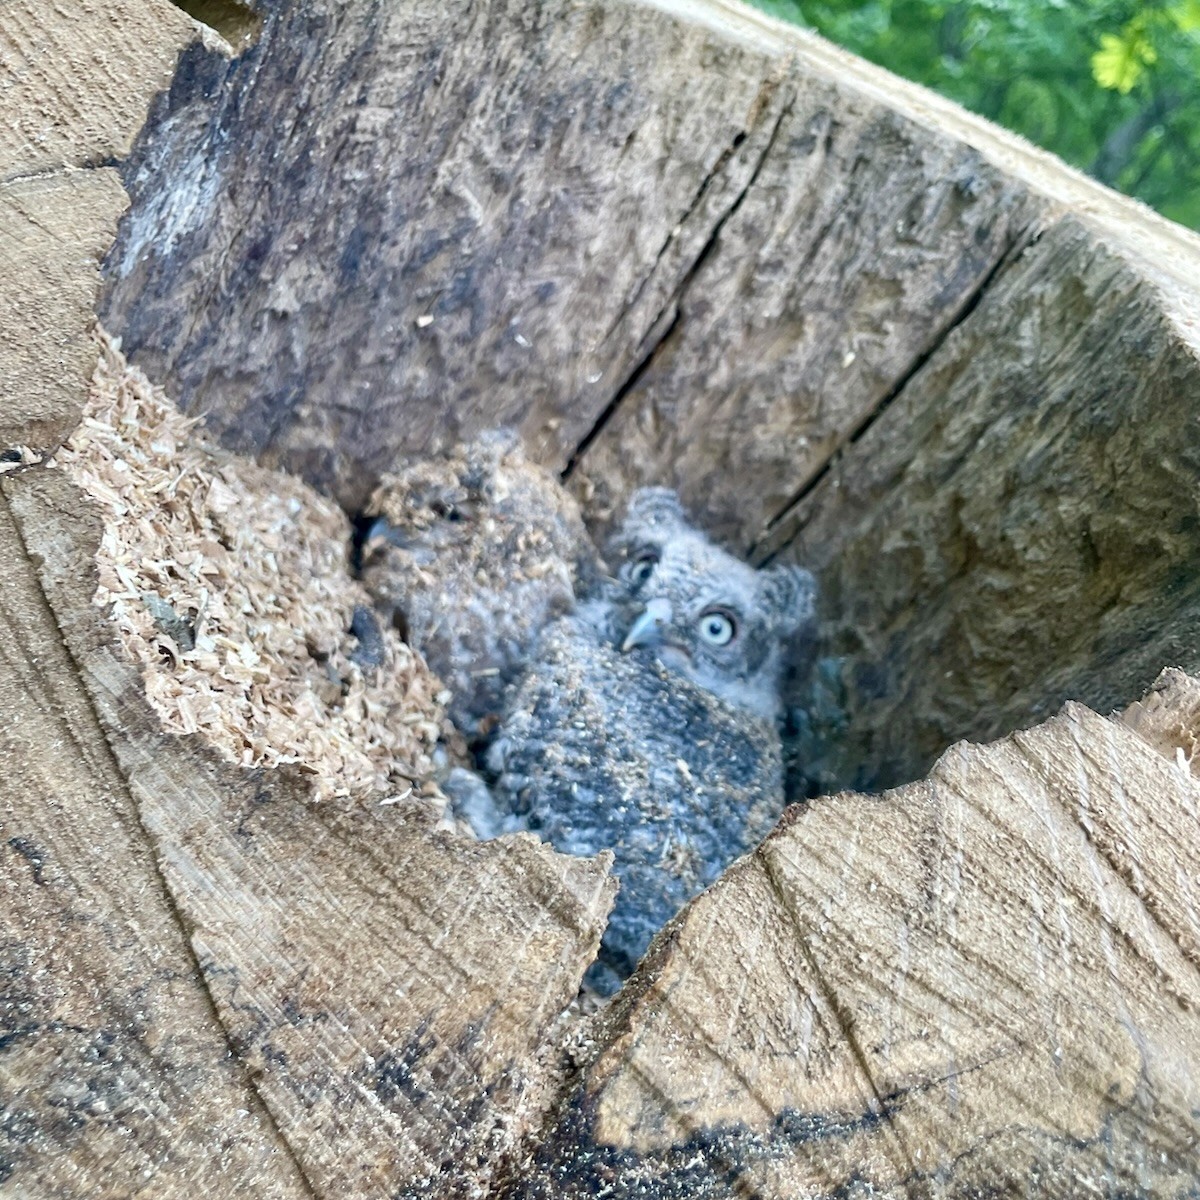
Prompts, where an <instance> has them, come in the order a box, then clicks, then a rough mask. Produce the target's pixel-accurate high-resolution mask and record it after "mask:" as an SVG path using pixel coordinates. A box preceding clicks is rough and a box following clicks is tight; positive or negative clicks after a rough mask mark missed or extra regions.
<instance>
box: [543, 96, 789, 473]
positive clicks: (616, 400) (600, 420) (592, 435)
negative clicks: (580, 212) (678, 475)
mask: <svg viewBox="0 0 1200 1200" xmlns="http://www.w3.org/2000/svg"><path fill="white" fill-rule="evenodd" d="M793 103H794V96H793V97H792V98H790V99H789V100H788V102H787V104H785V105H784V107H783V109H782V110H781V112H780V113H779V115H778V116H777V117H776V118H775V123H774V125H773V127H772V129H771V133H770V136H769V137H768V138H767V141H766V145H765V146H764V147H763V150H762V153H761V154H760V155H759V156H758V159H757V160H756V161H755V164H754V167H753V169H752V170H751V172H750V176H749V178H748V179H747V180H746V182H745V184H744V185H743V186H742V188H741V189H740V190H739V192H738V194H737V195H736V196H735V197H734V198H733V201H732V202H731V203H730V204H729V205H728V206H727V207H726V208H725V210H724V211H723V212H722V213H721V214H720V216H718V217H717V219H716V220H715V221H714V222H713V226H712V230H711V231H710V232H709V235H708V237H707V238H706V239H705V241H704V244H703V246H701V247H700V250H699V252H698V253H697V255H696V257H695V258H694V259H693V261H692V263H691V265H690V266H689V267H688V268H687V270H686V271H685V272H684V274H683V278H682V279H680V281H679V283H678V284H677V285H676V286H675V288H674V289H673V290H672V292H671V294H670V296H668V298H667V300H666V302H665V303H664V304H663V305H662V307H661V308H660V309H659V311H658V313H657V314H656V316H655V318H654V320H653V321H652V322H651V323H650V332H649V334H648V335H647V337H646V338H645V339H644V341H643V345H646V344H647V343H648V346H647V349H646V350H645V352H644V353H642V354H641V355H640V356H639V357H638V360H637V362H636V363H635V364H634V367H633V370H632V371H630V373H629V374H628V375H627V376H626V378H625V380H624V382H623V383H621V384H620V385H619V386H618V387H617V389H616V391H615V392H614V393H613V397H612V399H611V400H610V401H609V402H608V404H606V405H605V407H604V409H603V410H602V411H601V413H600V415H599V416H598V417H597V418H596V420H595V421H594V422H593V423H592V426H591V428H590V429H589V430H588V431H587V433H586V434H584V436H583V438H582V439H581V440H580V441H579V443H578V444H577V445H576V447H575V450H574V452H573V453H572V454H571V456H570V457H569V458H568V459H567V465H566V466H565V467H564V468H563V470H562V472H561V475H560V478H562V479H563V480H564V481H566V480H568V479H570V478H571V476H572V475H573V474H574V472H575V470H576V468H577V467H578V466H579V463H580V461H581V460H582V459H583V457H584V456H585V455H586V454H587V452H588V450H589V449H590V448H591V446H592V445H593V444H594V443H595V441H596V439H597V438H599V436H600V435H601V434H602V433H603V432H604V429H605V427H606V426H607V425H608V424H609V422H610V421H611V420H612V419H613V417H614V416H616V414H617V411H618V409H619V408H620V407H621V405H622V403H623V402H624V400H625V398H626V397H627V396H628V395H629V394H630V393H631V392H632V391H633V390H634V388H635V387H636V386H637V384H638V382H639V381H640V380H641V378H642V377H643V376H644V375H645V373H646V370H647V369H648V368H649V366H650V364H651V363H652V362H653V361H654V358H655V356H656V355H657V354H658V353H659V352H660V351H661V350H662V349H663V348H664V347H665V346H666V345H667V344H668V343H669V342H670V341H671V339H672V338H673V337H674V336H675V334H676V333H677V332H678V330H679V327H680V322H681V319H682V316H683V308H682V302H683V298H684V296H685V295H686V294H687V292H688V290H689V289H690V288H691V286H692V284H693V283H694V282H695V279H696V277H697V276H698V275H699V273H700V272H701V271H702V270H703V268H704V265H705V263H706V262H707V261H708V259H709V258H711V257H712V254H713V251H714V250H715V249H716V246H717V242H718V241H719V239H720V236H721V231H722V230H723V229H724V228H725V226H726V224H728V222H729V220H730V219H731V218H732V217H733V216H734V214H735V213H737V211H738V210H739V209H740V208H741V207H742V204H743V203H744V202H745V200H746V197H747V196H748V195H749V194H750V191H751V189H752V188H753V187H754V185H755V183H757V181H758V178H759V175H760V174H761V173H762V169H763V167H764V165H765V164H766V162H767V160H768V159H769V158H770V157H771V153H772V151H773V150H774V148H775V143H776V141H777V139H778V137H779V130H780V129H781V128H782V126H783V123H784V121H786V120H787V118H788V117H789V116H790V115H791V112H792V107H793ZM746 136H747V131H746V130H743V131H742V132H741V133H739V134H738V135H737V136H736V137H734V138H733V140H732V141H731V143H730V146H729V147H728V148H727V150H726V152H725V153H724V154H723V155H722V158H721V160H720V161H719V162H718V164H717V166H716V167H714V168H713V170H714V172H717V171H719V170H721V169H722V168H723V166H724V165H725V164H727V163H728V161H729V159H730V158H731V157H732V156H733V154H734V153H735V152H736V150H737V148H738V147H739V146H740V145H741V144H742V142H743V141H744V140H745V137H746ZM739 138H740V139H741V140H740V141H739ZM711 179H712V175H711V174H710V176H709V177H706V179H705V181H704V184H702V186H701V187H700V189H699V191H698V192H697V194H696V198H695V201H694V202H693V204H692V206H691V207H690V208H689V209H688V212H687V213H685V214H684V218H683V220H684V221H687V219H688V217H690V215H691V213H692V212H693V211H695V209H696V207H698V205H699V204H700V202H701V201H702V200H703V198H704V194H705V191H706V189H707V187H708V185H709V183H710V181H711ZM681 223H682V222H681ZM669 243H670V239H668V243H667V244H669ZM665 248H666V247H665V246H664V249H665ZM660 257H661V254H660ZM655 265H656V266H657V262H656V264H655ZM649 274H651V275H652V274H653V270H651V272H650V273H649ZM647 278H649V275H648V276H647ZM643 286H644V282H643ZM640 291H641V288H639V294H640ZM668 314H670V319H669V320H668V319H667V317H668Z"/></svg>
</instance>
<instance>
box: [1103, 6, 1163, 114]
mask: <svg viewBox="0 0 1200 1200" xmlns="http://www.w3.org/2000/svg"><path fill="white" fill-rule="evenodd" d="M1132 25H1133V23H1132V22H1131V23H1130V25H1127V26H1126V27H1125V28H1124V29H1123V30H1122V31H1121V33H1120V34H1119V35H1118V34H1115V33H1104V34H1101V35H1100V49H1099V50H1097V51H1096V53H1095V54H1093V55H1092V78H1093V79H1095V81H1096V82H1097V83H1098V84H1099V85H1100V86H1101V87H1102V88H1108V89H1109V90H1110V91H1115V92H1120V93H1121V95H1122V96H1124V95H1127V94H1128V92H1129V91H1130V90H1131V89H1132V88H1133V85H1134V84H1135V83H1137V81H1138V80H1139V79H1140V78H1141V77H1142V73H1143V71H1145V69H1146V67H1147V66H1149V65H1150V64H1152V63H1154V62H1155V61H1157V59H1158V51H1156V50H1155V49H1154V47H1153V46H1152V45H1151V44H1150V41H1149V39H1148V38H1147V37H1146V35H1145V34H1144V33H1143V32H1142V31H1141V29H1139V28H1136V27H1131V26H1132Z"/></svg>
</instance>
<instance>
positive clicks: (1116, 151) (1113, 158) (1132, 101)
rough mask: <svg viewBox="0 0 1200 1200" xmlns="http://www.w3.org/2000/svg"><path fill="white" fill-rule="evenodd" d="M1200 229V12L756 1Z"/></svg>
mask: <svg viewBox="0 0 1200 1200" xmlns="http://www.w3.org/2000/svg"><path fill="white" fill-rule="evenodd" d="M754 2H755V3H757V4H758V7H760V8H762V9H765V10H766V11H767V12H770V13H772V14H773V15H775V16H778V17H783V18H785V19H786V20H790V21H795V22H797V23H799V24H801V25H807V26H809V27H811V28H813V29H815V30H817V32H819V33H821V34H823V35H824V36H825V37H827V38H829V39H830V40H831V41H834V42H837V43H839V44H840V45H842V46H845V47H846V48H847V49H849V50H853V51H854V52H855V53H857V54H861V55H862V56H863V57H864V58H868V59H870V60H871V61H872V62H876V63H879V64H880V66H883V67H887V68H888V70H891V71H895V72H896V73H897V74H899V75H904V76H906V77H907V78H909V79H913V80H916V81H917V82H918V83H923V84H926V85H928V86H929V87H932V88H934V89H936V90H937V91H939V92H942V93H943V94H944V95H947V96H949V97H951V98H952V99H954V100H957V101H958V102H959V103H960V104H963V105H964V106H965V107H967V108H969V109H972V110H973V111H974V112H977V113H980V114H981V115H982V116H985V117H989V118H991V119H992V120H994V121H997V122H998V123H999V124H1001V125H1006V126H1007V127H1008V128H1009V129H1013V130H1015V131H1016V132H1017V133H1020V134H1023V135H1024V136H1025V137H1027V138H1029V139H1030V141H1033V142H1037V143H1038V144H1039V145H1041V146H1045V147H1046V148H1047V149H1048V150H1052V151H1054V153H1056V154H1058V155H1059V156H1060V157H1062V158H1063V159H1065V160H1066V161H1067V162H1069V163H1071V164H1073V165H1074V166H1077V167H1080V168H1082V169H1083V170H1085V171H1088V172H1089V173H1090V174H1092V175H1094V176H1096V178H1098V179H1100V180H1102V181H1103V182H1104V183H1107V184H1110V185H1111V186H1113V187H1116V188H1118V189H1120V190H1121V191H1123V192H1127V193H1129V194H1130V195H1133V196H1137V197H1138V198H1139V199H1141V200H1144V201H1146V203H1147V204H1150V205H1152V206H1153V207H1155V208H1157V209H1159V210H1160V211H1161V212H1163V213H1165V214H1166V215H1167V216H1168V217H1171V218H1172V219H1173V220H1176V221H1180V222H1182V223H1183V224H1185V225H1190V226H1192V227H1193V228H1200V0H1153V2H1151V3H1137V2H1135V0H754Z"/></svg>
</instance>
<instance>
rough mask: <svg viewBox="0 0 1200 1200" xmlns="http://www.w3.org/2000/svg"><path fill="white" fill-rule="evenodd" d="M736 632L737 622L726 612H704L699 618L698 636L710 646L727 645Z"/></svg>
mask: <svg viewBox="0 0 1200 1200" xmlns="http://www.w3.org/2000/svg"><path fill="white" fill-rule="evenodd" d="M736 633H737V624H736V622H735V621H734V619H733V618H732V617H731V616H729V614H728V613H723V612H706V613H705V614H704V615H703V616H702V617H701V618H700V636H701V637H702V638H703V639H704V640H705V641H706V642H708V644H709V645H710V646H728V645H729V643H730V642H732V641H733V638H734V635H735V634H736Z"/></svg>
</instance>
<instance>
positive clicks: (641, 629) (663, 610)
mask: <svg viewBox="0 0 1200 1200" xmlns="http://www.w3.org/2000/svg"><path fill="white" fill-rule="evenodd" d="M670 620H671V602H670V601H669V600H651V601H650V603H649V604H647V605H646V607H645V608H644V609H643V610H642V615H641V616H640V617H638V619H637V620H636V621H634V623H633V625H632V626H631V627H630V629H629V632H628V633H627V634H626V635H625V640H624V641H623V642H622V643H621V650H622V652H623V653H624V652H628V651H629V650H632V649H633V647H634V646H649V645H653V644H654V643H655V642H658V641H661V640H662V629H663V626H664V625H666V624H667V623H668V622H669V621H670Z"/></svg>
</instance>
